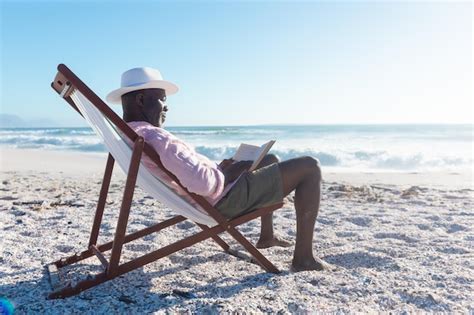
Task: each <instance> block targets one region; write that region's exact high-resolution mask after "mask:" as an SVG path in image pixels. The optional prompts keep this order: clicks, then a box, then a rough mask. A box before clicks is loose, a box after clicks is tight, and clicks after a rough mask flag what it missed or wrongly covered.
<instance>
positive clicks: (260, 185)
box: [215, 163, 284, 219]
mask: <svg viewBox="0 0 474 315" xmlns="http://www.w3.org/2000/svg"><path fill="white" fill-rule="evenodd" d="M283 197H284V196H283V184H282V180H281V173H280V167H279V166H278V164H276V163H274V164H271V165H268V166H265V167H262V168H259V169H257V170H255V171H253V172H250V173H245V174H243V175H242V176H240V178H239V179H238V180H237V182H236V183H235V184H234V186H233V187H232V189H231V190H230V191H229V192H228V193H227V194H226V195H225V196H224V197H222V199H221V200H219V202H217V204H216V206H215V207H216V209H217V210H219V212H220V213H222V215H224V216H225V217H226V218H228V219H230V218H235V217H237V216H240V215H242V214H244V213H248V212H251V211H253V210H256V209H258V208H261V207H266V206H270V205H273V204H276V203H279V202H282V201H283Z"/></svg>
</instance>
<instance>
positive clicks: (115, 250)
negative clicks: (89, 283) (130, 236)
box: [107, 137, 144, 277]
mask: <svg viewBox="0 0 474 315" xmlns="http://www.w3.org/2000/svg"><path fill="white" fill-rule="evenodd" d="M143 145H144V140H143V138H142V137H138V138H137V140H136V141H135V143H134V145H133V153H132V159H131V161H130V166H129V168H128V172H127V174H128V175H127V181H126V184H125V190H124V193H123V198H122V206H121V207H120V214H119V218H118V222H117V228H116V230H115V237H114V242H113V245H112V252H111V254H110V262H109V268H108V269H107V276H108V277H113V276H114V275H115V274H116V273H117V267H118V265H119V262H120V255H121V253H122V247H123V243H124V240H125V233H126V231H127V224H128V216H129V213H130V207H131V206H132V199H133V193H134V191H135V184H136V182H137V175H138V170H139V168H140V160H141V156H142V151H143Z"/></svg>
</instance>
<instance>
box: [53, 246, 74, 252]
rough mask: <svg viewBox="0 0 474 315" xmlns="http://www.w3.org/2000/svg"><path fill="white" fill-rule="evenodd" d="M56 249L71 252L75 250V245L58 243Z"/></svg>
mask: <svg viewBox="0 0 474 315" xmlns="http://www.w3.org/2000/svg"><path fill="white" fill-rule="evenodd" d="M56 249H57V250H58V251H60V252H62V253H71V252H73V251H74V246H71V245H57V246H56Z"/></svg>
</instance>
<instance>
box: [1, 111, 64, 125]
mask: <svg viewBox="0 0 474 315" xmlns="http://www.w3.org/2000/svg"><path fill="white" fill-rule="evenodd" d="M58 125H59V124H58V123H57V122H55V121H53V120H51V119H32V120H24V119H22V118H20V117H19V116H17V115H11V114H0V128H33V127H54V126H58Z"/></svg>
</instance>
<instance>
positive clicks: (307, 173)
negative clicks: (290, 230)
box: [278, 157, 328, 271]
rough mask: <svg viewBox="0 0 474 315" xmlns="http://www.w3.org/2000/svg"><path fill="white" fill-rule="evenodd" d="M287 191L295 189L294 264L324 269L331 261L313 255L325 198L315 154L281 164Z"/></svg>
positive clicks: (286, 192)
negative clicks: (314, 237) (317, 227)
mask: <svg viewBox="0 0 474 315" xmlns="http://www.w3.org/2000/svg"><path fill="white" fill-rule="evenodd" d="M278 165H279V167H280V171H281V175H282V181H283V195H284V196H286V195H288V194H289V193H291V192H292V191H293V190H296V191H295V209H296V244H295V251H294V254H293V262H292V267H293V270H295V271H302V270H323V269H326V268H327V267H328V265H327V264H326V263H325V262H323V261H322V260H320V259H318V258H314V256H313V231H314V225H315V223H316V217H317V216H318V211H319V202H320V199H321V169H320V167H319V162H318V161H317V160H316V159H314V158H311V157H301V158H296V159H291V160H288V161H284V162H281V163H279V164H278Z"/></svg>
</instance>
